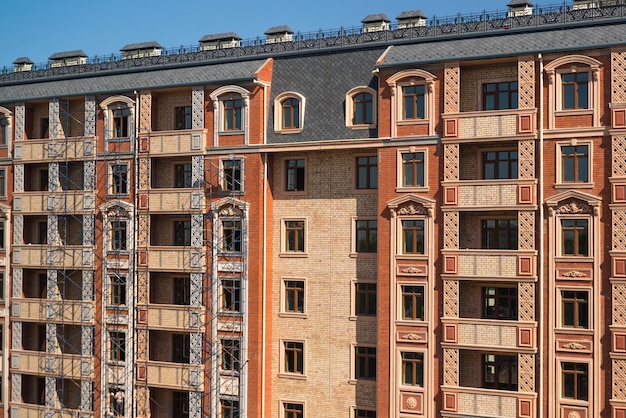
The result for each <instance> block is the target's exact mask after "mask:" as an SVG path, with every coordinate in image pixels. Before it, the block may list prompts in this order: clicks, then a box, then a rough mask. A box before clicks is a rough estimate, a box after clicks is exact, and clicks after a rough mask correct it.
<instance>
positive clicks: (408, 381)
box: [402, 352, 424, 387]
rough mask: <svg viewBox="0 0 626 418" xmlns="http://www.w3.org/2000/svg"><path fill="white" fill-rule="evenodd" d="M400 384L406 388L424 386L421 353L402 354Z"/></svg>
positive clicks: (422, 355)
mask: <svg viewBox="0 0 626 418" xmlns="http://www.w3.org/2000/svg"><path fill="white" fill-rule="evenodd" d="M402 384H403V385H408V386H420V387H422V386H424V354H423V353H415V352H403V353H402Z"/></svg>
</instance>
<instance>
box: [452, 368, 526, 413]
mask: <svg viewBox="0 0 626 418" xmlns="http://www.w3.org/2000/svg"><path fill="white" fill-rule="evenodd" d="M479 374H480V373H479ZM442 392H443V393H442V396H443V411H442V413H444V414H446V415H445V416H448V415H447V413H451V414H453V415H454V416H463V417H501V418H518V417H520V416H533V415H532V414H533V411H535V404H536V400H537V395H536V394H534V393H519V392H509V391H503V390H490V389H481V388H468V387H446V386H442Z"/></svg>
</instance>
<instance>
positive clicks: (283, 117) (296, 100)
mask: <svg viewBox="0 0 626 418" xmlns="http://www.w3.org/2000/svg"><path fill="white" fill-rule="evenodd" d="M305 105H306V98H305V97H304V96H303V95H301V94H299V93H295V92H285V93H281V94H279V95H278V96H276V98H275V99H274V131H276V132H280V133H298V132H301V131H302V129H303V128H304V111H305Z"/></svg>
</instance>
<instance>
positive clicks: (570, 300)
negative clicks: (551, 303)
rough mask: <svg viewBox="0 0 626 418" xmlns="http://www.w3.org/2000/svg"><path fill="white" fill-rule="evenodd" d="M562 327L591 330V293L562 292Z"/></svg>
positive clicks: (584, 291)
mask: <svg viewBox="0 0 626 418" xmlns="http://www.w3.org/2000/svg"><path fill="white" fill-rule="evenodd" d="M561 306H562V325H563V326H564V327H568V328H582V329H587V328H589V292H587V291H586V290H583V291H574V290H562V291H561Z"/></svg>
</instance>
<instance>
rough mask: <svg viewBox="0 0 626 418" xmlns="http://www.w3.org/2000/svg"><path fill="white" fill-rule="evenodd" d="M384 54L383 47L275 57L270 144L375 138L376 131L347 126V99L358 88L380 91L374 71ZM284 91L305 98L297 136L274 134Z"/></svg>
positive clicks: (269, 125)
mask: <svg viewBox="0 0 626 418" xmlns="http://www.w3.org/2000/svg"><path fill="white" fill-rule="evenodd" d="M383 51H384V46H383V47H378V48H375V49H370V50H363V49H359V50H353V51H346V50H343V51H339V50H336V51H333V52H332V53H329V52H326V53H323V52H321V53H317V54H314V55H313V54H309V55H303V56H293V57H280V56H278V57H276V58H274V66H273V79H272V91H271V100H270V106H271V107H270V114H269V116H268V135H267V140H268V143H288V142H304V141H307V142H308V141H328V140H333V139H353V138H374V137H376V131H375V130H372V131H370V130H368V129H360V130H353V129H349V128H347V127H346V122H345V100H346V93H347V92H348V91H350V90H351V89H353V88H355V87H359V86H369V87H371V88H373V89H374V90H377V85H378V83H377V79H376V76H374V75H373V74H372V69H373V68H374V64H375V63H376V60H377V59H378V58H379V57H380V55H381V54H382V53H383ZM285 92H296V93H299V94H301V95H302V96H304V97H305V98H306V109H305V115H304V129H303V131H302V132H300V133H297V134H287V135H281V134H279V133H275V132H274V110H275V109H273V105H274V98H275V97H276V96H277V95H279V94H281V93H285Z"/></svg>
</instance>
